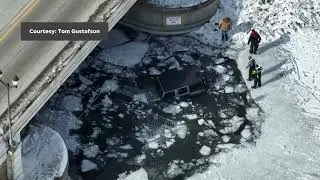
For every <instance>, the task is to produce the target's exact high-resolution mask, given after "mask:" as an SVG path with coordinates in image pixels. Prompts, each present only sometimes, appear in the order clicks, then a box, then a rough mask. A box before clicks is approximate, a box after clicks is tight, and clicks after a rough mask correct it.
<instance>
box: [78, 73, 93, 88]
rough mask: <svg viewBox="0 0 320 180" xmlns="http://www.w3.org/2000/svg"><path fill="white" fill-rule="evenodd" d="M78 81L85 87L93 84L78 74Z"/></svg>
mask: <svg viewBox="0 0 320 180" xmlns="http://www.w3.org/2000/svg"><path fill="white" fill-rule="evenodd" d="M79 80H80V81H81V82H82V83H83V84H85V85H89V86H90V85H92V84H93V82H92V81H90V80H89V79H87V78H86V77H84V76H81V75H80V74H79Z"/></svg>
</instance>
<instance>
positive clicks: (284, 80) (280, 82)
mask: <svg viewBox="0 0 320 180" xmlns="http://www.w3.org/2000/svg"><path fill="white" fill-rule="evenodd" d="M260 2H262V1H260ZM319 7H320V6H319V2H318V1H315V0H308V1H298V0H279V1H271V2H269V3H265V4H262V3H260V4H259V2H258V1H254V0H247V1H245V2H242V1H240V0H238V1H237V0H229V1H225V2H222V8H221V10H220V11H219V12H218V14H217V16H215V17H214V18H213V22H212V23H211V24H207V25H205V26H204V27H203V28H202V29H200V30H199V31H198V32H196V33H194V36H195V37H197V38H199V39H200V40H201V41H205V42H208V43H211V42H209V41H208V40H209V39H210V36H209V35H211V39H216V40H219V38H220V36H219V35H220V34H219V32H212V27H213V24H214V22H216V20H217V19H219V18H220V17H222V16H231V17H232V18H233V19H234V20H235V22H234V23H235V25H234V29H233V30H232V32H231V33H233V38H232V39H233V41H234V42H235V44H234V45H232V46H231V47H230V48H228V49H227V50H226V53H225V55H226V56H232V57H234V58H237V62H238V66H239V69H240V70H241V71H242V74H243V76H244V78H247V70H246V69H245V66H246V64H247V61H248V56H249V54H248V47H245V43H246V40H247V31H248V30H250V28H251V27H253V28H255V29H257V30H258V31H259V32H260V33H261V36H262V39H263V40H262V41H263V42H262V44H261V47H260V50H259V52H258V55H255V56H254V58H255V59H256V60H257V62H258V64H260V65H261V66H262V67H263V68H264V70H263V76H262V83H263V84H262V87H261V88H259V89H254V90H251V94H252V97H253V99H254V100H255V101H256V102H257V103H258V104H259V105H260V106H261V108H262V109H263V111H264V112H265V115H266V119H265V122H264V123H263V125H262V135H261V137H260V138H259V139H258V140H257V142H256V144H251V145H250V144H246V145H245V146H246V147H243V148H238V149H233V150H232V151H229V152H227V153H220V154H218V155H217V156H213V157H211V162H212V163H213V165H211V167H210V168H209V169H208V170H207V171H206V172H204V173H201V174H196V175H194V176H193V177H191V178H189V179H192V180H193V179H197V180H199V179H201V180H203V179H208V180H209V179H210V180H212V179H319V178H320V173H319V169H320V158H319V155H318V154H319V152H320V141H319V139H320V138H319V137H320V119H319V117H320V116H319V115H320V109H319V107H320V102H319V87H320V86H319V84H320V83H319V82H320V81H319V75H320V74H319V72H320V66H319V62H320V60H319V58H317V56H319V47H320V46H319V42H318V41H316V39H319V35H320V32H319V31H318V30H316V29H318V28H319V24H318V19H319V14H320V9H319ZM236 24H237V27H236ZM317 27H318V28H317ZM210 28H211V29H210ZM197 34H203V35H204V36H202V37H199V36H198V35H197ZM212 37H213V38H212ZM247 85H248V87H251V86H252V82H247ZM306 115H312V116H306Z"/></svg>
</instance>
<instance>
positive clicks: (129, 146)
mask: <svg viewBox="0 0 320 180" xmlns="http://www.w3.org/2000/svg"><path fill="white" fill-rule="evenodd" d="M119 148H120V149H125V150H129V149H133V148H132V146H131V145H130V144H126V145H123V146H119Z"/></svg>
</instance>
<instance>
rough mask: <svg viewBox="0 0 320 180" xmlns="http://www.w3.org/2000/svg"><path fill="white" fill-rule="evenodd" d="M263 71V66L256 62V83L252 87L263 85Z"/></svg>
mask: <svg viewBox="0 0 320 180" xmlns="http://www.w3.org/2000/svg"><path fill="white" fill-rule="evenodd" d="M261 72H262V67H260V66H259V65H258V64H256V68H255V69H254V70H253V71H252V77H253V79H254V85H253V86H252V87H251V88H257V87H261Z"/></svg>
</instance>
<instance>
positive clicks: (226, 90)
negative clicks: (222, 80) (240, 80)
mask: <svg viewBox="0 0 320 180" xmlns="http://www.w3.org/2000/svg"><path fill="white" fill-rule="evenodd" d="M224 92H225V93H233V87H232V86H226V87H225V88H224Z"/></svg>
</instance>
